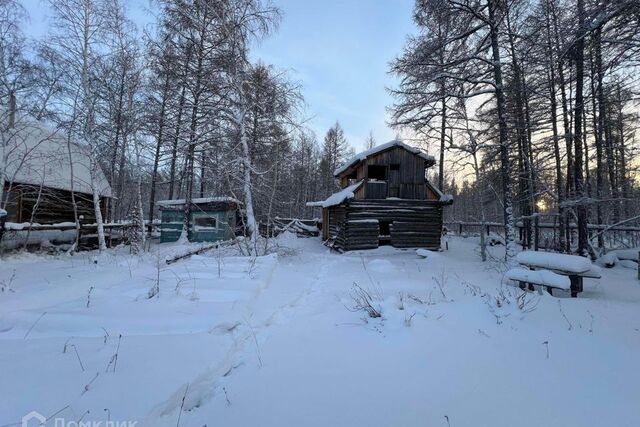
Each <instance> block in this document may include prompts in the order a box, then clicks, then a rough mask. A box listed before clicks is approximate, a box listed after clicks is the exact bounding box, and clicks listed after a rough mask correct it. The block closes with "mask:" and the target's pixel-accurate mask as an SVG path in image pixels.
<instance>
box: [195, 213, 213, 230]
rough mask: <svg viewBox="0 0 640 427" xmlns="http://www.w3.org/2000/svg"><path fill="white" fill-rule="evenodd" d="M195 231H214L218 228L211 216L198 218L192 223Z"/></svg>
mask: <svg viewBox="0 0 640 427" xmlns="http://www.w3.org/2000/svg"><path fill="white" fill-rule="evenodd" d="M193 224H194V226H195V229H196V230H215V229H217V228H218V220H217V218H214V217H211V216H199V217H196V218H195V219H194V222H193Z"/></svg>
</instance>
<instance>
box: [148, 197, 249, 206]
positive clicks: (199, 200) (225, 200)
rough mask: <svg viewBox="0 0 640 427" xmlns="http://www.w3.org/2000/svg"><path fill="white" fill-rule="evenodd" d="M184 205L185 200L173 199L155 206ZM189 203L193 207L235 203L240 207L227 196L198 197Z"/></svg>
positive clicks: (234, 200)
mask: <svg viewBox="0 0 640 427" xmlns="http://www.w3.org/2000/svg"><path fill="white" fill-rule="evenodd" d="M185 203H186V200H185V199H175V200H159V201H157V202H156V204H157V205H158V206H160V207H177V206H183V205H184V204H185ZM191 203H192V204H194V205H205V204H208V203H235V204H237V205H241V204H242V202H240V201H239V200H238V199H234V198H233V197H227V196H214V197H199V198H195V199H191Z"/></svg>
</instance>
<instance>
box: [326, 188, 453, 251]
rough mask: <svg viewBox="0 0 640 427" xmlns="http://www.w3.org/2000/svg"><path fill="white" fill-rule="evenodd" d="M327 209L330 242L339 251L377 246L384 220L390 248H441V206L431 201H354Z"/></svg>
mask: <svg viewBox="0 0 640 427" xmlns="http://www.w3.org/2000/svg"><path fill="white" fill-rule="evenodd" d="M327 210H328V212H329V220H330V222H329V228H328V236H329V240H330V242H331V243H332V244H333V245H334V247H336V248H337V249H339V250H343V251H348V250H353V249H370V248H376V247H378V243H379V239H380V237H379V232H380V225H379V224H380V223H381V222H383V221H385V222H387V223H389V229H390V234H391V245H392V246H394V247H399V248H408V247H417V248H418V247H419V248H427V249H434V250H437V249H439V248H440V238H441V236H442V203H439V202H436V201H430V200H355V199H354V200H350V201H349V202H348V203H346V204H344V205H340V206H333V207H330V208H328V209H327ZM367 220H369V221H367ZM370 220H377V221H378V222H374V221H370Z"/></svg>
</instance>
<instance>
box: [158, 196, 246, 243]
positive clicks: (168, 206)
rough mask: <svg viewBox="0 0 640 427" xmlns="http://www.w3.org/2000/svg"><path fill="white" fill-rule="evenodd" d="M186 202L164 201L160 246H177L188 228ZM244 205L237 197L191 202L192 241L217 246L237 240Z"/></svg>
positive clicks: (160, 206) (161, 208)
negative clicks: (235, 238) (241, 208)
mask: <svg viewBox="0 0 640 427" xmlns="http://www.w3.org/2000/svg"><path fill="white" fill-rule="evenodd" d="M185 203H186V202H185V199H178V200H160V201H159V202H157V204H158V207H159V208H160V212H161V215H160V216H161V220H162V224H161V228H160V242H161V243H165V242H175V241H177V240H178V239H179V238H180V234H181V233H182V227H183V224H184V210H185V209H184V208H185ZM240 205H241V203H240V202H239V201H238V200H236V199H234V198H233V197H203V198H198V199H192V201H191V221H190V222H191V228H190V230H189V241H191V242H217V241H220V240H230V239H233V238H234V237H235V231H236V225H237V223H238V220H239V208H240Z"/></svg>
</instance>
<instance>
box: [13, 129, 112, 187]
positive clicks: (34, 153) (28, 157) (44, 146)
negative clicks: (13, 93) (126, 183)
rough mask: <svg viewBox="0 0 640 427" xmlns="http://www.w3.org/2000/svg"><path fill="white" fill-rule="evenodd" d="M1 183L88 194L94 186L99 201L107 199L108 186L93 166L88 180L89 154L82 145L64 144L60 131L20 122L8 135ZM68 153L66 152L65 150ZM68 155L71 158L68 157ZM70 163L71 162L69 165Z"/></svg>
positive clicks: (64, 136)
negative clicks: (93, 172) (5, 160)
mask: <svg viewBox="0 0 640 427" xmlns="http://www.w3.org/2000/svg"><path fill="white" fill-rule="evenodd" d="M8 135H9V138H7V140H6V144H7V146H6V150H7V151H6V152H7V164H6V168H5V179H6V180H7V181H9V182H13V183H16V184H18V183H20V184H28V185H34V186H40V185H41V184H42V186H43V187H48V188H55V189H58V190H66V191H71V187H72V185H71V165H73V190H74V191H75V192H78V193H86V194H92V193H93V187H94V186H95V188H96V190H97V191H98V194H99V195H100V196H102V197H111V186H110V185H109V182H108V181H107V178H106V176H105V175H104V173H103V171H102V169H101V168H100V166H99V165H96V168H97V170H96V173H95V174H94V179H93V182H92V179H91V164H92V162H91V152H90V150H89V147H88V145H87V144H86V143H79V141H73V142H71V143H70V144H67V135H66V133H65V132H64V131H63V130H61V129H53V128H49V127H47V126H45V125H43V124H42V123H38V122H36V121H32V120H21V121H19V122H18V123H17V125H16V127H15V128H14V129H12V130H11V132H10V133H8ZM69 149H70V150H69ZM69 151H71V156H69ZM70 160H71V161H70Z"/></svg>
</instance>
